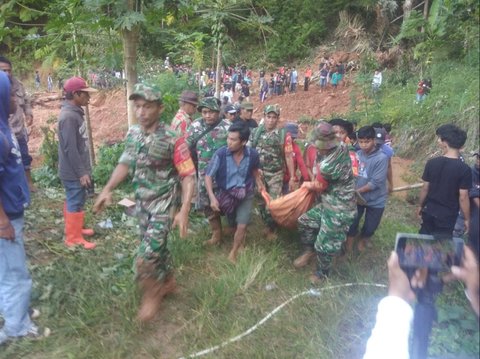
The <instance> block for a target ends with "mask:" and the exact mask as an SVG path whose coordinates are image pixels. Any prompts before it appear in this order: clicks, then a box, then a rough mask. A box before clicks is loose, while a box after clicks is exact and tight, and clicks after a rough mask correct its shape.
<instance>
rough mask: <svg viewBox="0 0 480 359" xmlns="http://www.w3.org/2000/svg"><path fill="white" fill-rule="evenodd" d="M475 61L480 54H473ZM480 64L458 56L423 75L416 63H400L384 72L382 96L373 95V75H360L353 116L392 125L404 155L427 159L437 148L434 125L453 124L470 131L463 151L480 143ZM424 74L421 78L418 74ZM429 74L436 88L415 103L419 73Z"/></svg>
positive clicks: (434, 64) (401, 153)
mask: <svg viewBox="0 0 480 359" xmlns="http://www.w3.org/2000/svg"><path fill="white" fill-rule="evenodd" d="M469 58H470V59H471V60H470V61H471V63H472V64H477V63H478V62H477V61H478V54H471V55H470V57H469ZM479 75H480V74H479V68H478V66H477V65H473V66H472V65H470V63H468V62H458V61H454V60H450V61H441V62H437V63H433V64H432V65H431V66H430V67H429V71H428V72H427V73H424V74H423V75H420V74H419V73H418V72H416V71H415V67H412V68H409V67H408V66H402V67H399V68H398V69H396V70H388V71H384V72H383V83H382V87H381V91H380V95H379V97H378V98H377V99H376V100H375V101H373V100H372V96H371V85H370V82H371V75H365V76H362V75H359V76H358V77H357V80H356V81H357V88H358V89H359V91H360V93H361V94H362V96H361V99H359V100H358V101H357V102H356V103H355V106H356V107H355V109H352V110H353V111H352V112H351V113H350V115H349V116H351V117H352V118H357V119H359V120H360V122H361V124H362V125H363V124H370V123H372V122H374V121H380V122H387V123H392V124H393V129H394V133H397V136H396V141H395V142H396V146H397V149H398V150H399V152H398V154H399V155H400V156H407V157H408V156H414V157H415V158H416V159H417V160H420V161H423V160H424V159H425V158H427V157H428V156H429V155H430V154H431V151H432V152H433V151H435V150H436V148H435V147H436V146H435V128H436V127H438V126H440V125H441V124H445V123H455V124H457V125H459V126H460V127H462V128H464V129H465V130H466V131H467V134H468V138H467V143H466V145H465V151H467V152H468V151H471V150H474V149H475V148H477V147H478V136H479V125H478V113H479V103H480V98H479V93H478V88H479V86H480V83H479ZM420 76H422V77H420ZM426 77H428V78H431V79H432V82H433V88H432V90H431V92H430V94H429V95H428V96H427V98H426V99H425V101H423V102H422V103H416V102H415V93H416V89H417V84H418V82H419V81H420V79H421V78H426Z"/></svg>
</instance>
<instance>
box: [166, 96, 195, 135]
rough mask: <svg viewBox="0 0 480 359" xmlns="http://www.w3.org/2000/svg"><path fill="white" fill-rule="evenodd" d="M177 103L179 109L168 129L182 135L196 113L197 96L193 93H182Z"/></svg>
mask: <svg viewBox="0 0 480 359" xmlns="http://www.w3.org/2000/svg"><path fill="white" fill-rule="evenodd" d="M179 103H180V108H179V109H178V111H177V113H176V114H175V117H174V118H173V120H172V123H171V124H170V129H171V130H172V131H177V132H178V133H180V134H182V135H184V134H185V132H187V128H188V126H190V124H191V123H192V116H193V115H195V112H197V105H198V96H197V94H196V93H195V92H193V91H183V92H182V94H181V95H180V98H179Z"/></svg>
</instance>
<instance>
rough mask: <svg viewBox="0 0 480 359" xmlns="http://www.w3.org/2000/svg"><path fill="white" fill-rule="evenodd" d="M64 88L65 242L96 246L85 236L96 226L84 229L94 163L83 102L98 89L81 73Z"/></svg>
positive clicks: (60, 142)
mask: <svg viewBox="0 0 480 359" xmlns="http://www.w3.org/2000/svg"><path fill="white" fill-rule="evenodd" d="M63 90H64V93H65V101H64V102H63V104H62V109H61V111H60V116H59V117H58V176H59V177H60V180H61V181H62V183H63V187H64V188H65V193H66V197H67V198H66V203H65V206H64V217H65V245H66V246H67V247H71V246H76V245H82V246H83V247H84V248H85V249H93V248H95V246H96V245H95V243H92V242H88V241H86V240H85V239H84V238H83V235H93V230H91V229H83V222H84V218H85V217H84V212H83V206H84V204H85V200H86V189H87V188H88V187H91V186H92V167H91V163H90V154H89V149H88V134H87V128H86V125H85V120H84V118H83V115H84V112H83V109H82V106H87V105H88V102H89V100H90V93H91V92H96V91H97V90H95V89H93V88H90V87H88V85H87V82H86V81H85V80H84V79H82V78H81V77H72V78H69V79H68V80H67V81H66V82H65V85H64V86H63Z"/></svg>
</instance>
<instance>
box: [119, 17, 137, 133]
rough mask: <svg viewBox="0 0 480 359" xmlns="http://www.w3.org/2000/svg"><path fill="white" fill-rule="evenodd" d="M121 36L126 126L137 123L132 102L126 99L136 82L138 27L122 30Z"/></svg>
mask: <svg viewBox="0 0 480 359" xmlns="http://www.w3.org/2000/svg"><path fill="white" fill-rule="evenodd" d="M122 38H123V63H124V67H125V79H126V81H127V83H126V85H127V116H128V127H130V126H132V125H134V124H136V123H137V119H136V118H135V110H134V108H133V103H132V102H131V101H129V100H128V98H129V97H130V94H131V93H132V92H133V86H134V85H135V84H136V83H137V81H138V77H137V47H138V39H139V28H138V26H133V27H132V29H131V30H126V29H125V30H123V31H122Z"/></svg>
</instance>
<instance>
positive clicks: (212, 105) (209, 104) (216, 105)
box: [197, 97, 220, 112]
mask: <svg viewBox="0 0 480 359" xmlns="http://www.w3.org/2000/svg"><path fill="white" fill-rule="evenodd" d="M204 107H205V108H208V109H209V110H212V111H215V112H220V100H219V99H217V98H216V97H204V98H202V99H201V100H200V102H199V103H198V106H197V110H198V111H202V108H204Z"/></svg>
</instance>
